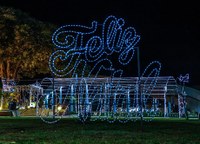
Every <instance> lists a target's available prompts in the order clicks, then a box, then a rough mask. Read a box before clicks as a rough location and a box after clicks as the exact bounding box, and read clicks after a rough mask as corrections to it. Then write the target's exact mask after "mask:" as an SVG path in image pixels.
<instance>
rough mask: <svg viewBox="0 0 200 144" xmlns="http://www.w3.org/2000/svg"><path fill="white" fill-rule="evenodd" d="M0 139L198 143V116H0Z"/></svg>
mask: <svg viewBox="0 0 200 144" xmlns="http://www.w3.org/2000/svg"><path fill="white" fill-rule="evenodd" d="M0 143H3V144H4V143H43V144H46V143H48V144H49V143H50V144H51V143H52V144H54V143H67V144H68V143H69V144H79V143H80V144H88V143H89V144H99V143H100V144H121V143H122V144H129V143H130V144H134V143H136V144H172V143H176V144H199V143H200V120H185V119H155V120H153V121H151V122H144V123H143V130H141V123H140V121H136V122H128V123H126V124H122V123H119V122H115V123H112V124H110V123H108V122H106V121H94V122H87V123H85V124H82V123H81V122H79V121H78V120H77V119H61V121H59V122H58V123H56V124H46V123H44V122H43V121H42V120H40V119H39V118H31V117H20V118H13V117H0Z"/></svg>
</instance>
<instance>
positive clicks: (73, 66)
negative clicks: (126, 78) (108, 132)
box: [42, 16, 161, 123]
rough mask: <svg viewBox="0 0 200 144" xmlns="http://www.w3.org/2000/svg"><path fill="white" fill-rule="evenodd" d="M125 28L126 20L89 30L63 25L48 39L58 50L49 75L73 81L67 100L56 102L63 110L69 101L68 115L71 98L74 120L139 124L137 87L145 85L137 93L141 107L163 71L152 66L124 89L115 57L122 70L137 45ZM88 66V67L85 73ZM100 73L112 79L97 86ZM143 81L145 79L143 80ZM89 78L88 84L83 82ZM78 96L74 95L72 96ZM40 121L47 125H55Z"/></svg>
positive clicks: (107, 21)
mask: <svg viewBox="0 0 200 144" xmlns="http://www.w3.org/2000/svg"><path fill="white" fill-rule="evenodd" d="M124 26H125V21H124V19H122V18H119V19H118V18H116V17H115V16H109V17H107V18H106V19H105V21H104V22H103V24H102V25H101V26H99V27H98V23H97V22H96V21H93V22H92V26H91V27H86V26H82V25H65V26H62V27H60V28H58V29H57V30H56V31H55V32H54V34H53V36H52V41H53V43H54V45H55V46H56V51H55V52H53V53H52V55H51V56H50V59H49V67H50V70H51V72H52V73H53V74H54V75H56V76H57V77H72V78H74V79H73V80H71V81H70V85H71V88H70V87H69V86H68V88H66V89H67V90H66V96H65V97H64V96H59V97H58V99H59V100H58V101H59V103H61V102H63V105H64V104H65V103H66V101H67V99H70V103H69V105H70V106H69V107H66V108H65V110H67V109H68V108H70V110H72V109H73V105H75V104H74V101H73V100H72V95H74V96H75V97H76V98H75V99H76V103H77V105H78V108H77V109H78V110H77V111H78V115H79V118H80V120H81V121H83V122H84V121H85V120H86V119H87V118H89V117H91V116H92V117H91V120H97V119H101V120H107V121H108V122H110V123H113V122H114V121H116V120H118V121H120V122H123V123H125V122H127V121H129V120H132V121H135V120H137V119H138V118H139V115H141V114H140V110H139V102H138V99H139V96H138V95H139V93H138V84H139V83H140V84H142V85H143V87H142V91H141V94H142V98H143V103H144V105H146V102H147V100H148V99H149V96H150V94H151V91H152V90H153V89H154V87H155V85H156V82H157V77H158V76H159V73H160V69H161V64H160V63H159V62H158V61H153V62H152V63H150V64H149V65H148V66H147V68H146V69H145V71H144V73H143V74H142V76H141V81H138V83H137V84H135V85H131V84H130V85H129V86H128V87H127V86H124V85H122V84H121V81H122V80H123V78H122V76H123V70H122V69H117V68H116V66H115V65H114V61H113V58H114V57H117V58H118V63H119V64H120V65H122V66H126V65H128V64H129V63H130V62H131V60H132V59H133V56H134V52H135V50H136V45H137V43H138V42H139V40H140V36H139V35H137V34H136V31H135V29H134V28H133V27H128V28H124ZM99 31H101V34H100V35H98V34H99ZM88 66H92V68H91V69H90V70H89V71H88V69H87V68H88ZM118 67H119V66H118ZM102 73H103V74H107V75H108V74H110V78H108V80H107V81H106V82H105V81H104V82H101V83H98V84H96V83H97V82H99V81H100V80H99V79H98V77H99V76H100V75H102ZM77 74H78V78H79V79H81V80H79V81H78V80H77V81H76V79H77ZM143 77H146V79H145V81H143ZM152 77H153V79H152ZM88 78H89V79H90V82H87V79H88ZM91 78H92V80H91ZM64 87H65V86H64V85H62V87H60V88H59V90H61V91H62V90H63V89H64ZM77 91H78V94H75V92H77ZM59 93H60V95H61V94H63V93H62V92H59ZM68 95H71V96H68ZM77 95H78V97H77ZM133 96H134V98H133ZM63 97H64V98H63ZM46 98H47V97H46ZM61 98H63V100H61ZM63 114H64V112H63ZM42 119H43V117H42ZM43 120H44V121H45V122H47V123H54V122H57V120H55V121H48V120H45V119H43Z"/></svg>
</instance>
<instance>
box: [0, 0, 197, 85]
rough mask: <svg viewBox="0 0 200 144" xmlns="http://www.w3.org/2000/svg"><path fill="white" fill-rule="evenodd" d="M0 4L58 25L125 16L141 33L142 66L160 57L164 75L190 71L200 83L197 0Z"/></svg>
mask: <svg viewBox="0 0 200 144" xmlns="http://www.w3.org/2000/svg"><path fill="white" fill-rule="evenodd" d="M0 5H1V6H11V7H14V8H17V9H20V10H22V11H24V12H26V13H29V15H30V16H32V17H34V18H36V19H39V20H41V21H46V22H51V23H55V24H58V25H65V24H83V25H86V26H90V25H91V22H92V21H93V20H96V21H98V22H100V23H103V21H104V19H105V18H106V17H107V16H109V15H115V16H116V17H122V18H124V19H125V21H126V25H125V26H126V27H129V26H133V27H134V28H135V29H136V31H137V34H139V35H140V36H141V40H140V42H139V47H140V52H141V53H140V55H141V65H142V69H143V70H144V67H145V66H146V65H148V63H150V62H151V61H153V60H159V61H160V62H161V63H162V70H161V75H172V76H174V77H178V76H179V75H180V74H186V73H189V74H190V84H192V85H193V84H194V85H197V84H198V85H200V75H199V74H200V73H199V72H200V50H199V48H200V36H199V34H200V11H199V9H200V8H199V7H198V6H199V5H198V4H197V2H194V0H193V2H192V0H188V1H186V2H184V1H179V2H177V1H176V2H175V0H173V1H171V2H170V1H169V0H166V1H165V0H146V1H145V0H120V1H119V0H112V1H111V0H99V1H97V0H91V1H83V0H82V1H81V0H80V1H78V0H71V1H69V0H55V1H50V0H40V1H36V0H0ZM130 71H131V70H130Z"/></svg>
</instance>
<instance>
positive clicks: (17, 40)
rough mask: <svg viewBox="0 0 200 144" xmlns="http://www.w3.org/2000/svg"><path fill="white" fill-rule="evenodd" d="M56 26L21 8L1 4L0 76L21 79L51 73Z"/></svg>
mask: <svg viewBox="0 0 200 144" xmlns="http://www.w3.org/2000/svg"><path fill="white" fill-rule="evenodd" d="M55 28H56V26H55V25H52V24H49V23H44V22H41V21H38V20H35V19H33V18H31V17H29V16H28V14H26V13H23V12H21V11H20V10H15V9H12V8H6V7H0V77H4V78H7V79H20V78H24V77H27V78H33V77H34V76H35V75H40V74H49V73H50V70H49V68H48V59H49V56H50V54H51V50H52V47H53V45H52V42H51V35H52V32H53V31H54V30H55Z"/></svg>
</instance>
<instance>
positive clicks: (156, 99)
mask: <svg viewBox="0 0 200 144" xmlns="http://www.w3.org/2000/svg"><path fill="white" fill-rule="evenodd" d="M139 83H140V85H139ZM139 86H140V87H139ZM41 87H42V88H43V94H44V99H43V100H44V105H45V106H44V108H45V109H48V108H49V109H52V105H53V104H54V105H55V107H58V105H62V106H65V108H66V107H67V109H65V113H64V115H65V114H70V113H73V114H74V113H75V114H77V115H84V114H85V113H87V114H88V113H89V114H90V115H91V116H105V115H112V114H116V113H118V114H119V113H120V114H122V113H123V115H124V116H125V117H126V116H130V115H132V116H138V114H139V111H140V107H139V105H141V103H140V100H141V99H140V98H141V97H140V95H142V107H143V112H146V113H149V114H150V113H151V114H152V113H153V114H155V113H158V112H159V113H162V114H163V115H162V116H164V117H166V116H170V114H171V113H172V112H178V93H177V84H176V80H175V79H174V77H172V76H164V77H141V78H140V82H139V79H138V77H121V78H112V77H106V78H78V77H75V78H55V79H53V78H44V79H43V80H42V82H41ZM139 89H140V91H139ZM50 103H51V104H50ZM50 105H51V106H50ZM133 114H134V115H133Z"/></svg>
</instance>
